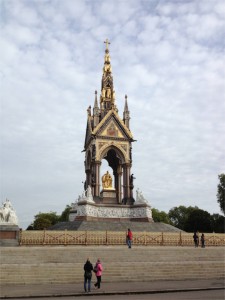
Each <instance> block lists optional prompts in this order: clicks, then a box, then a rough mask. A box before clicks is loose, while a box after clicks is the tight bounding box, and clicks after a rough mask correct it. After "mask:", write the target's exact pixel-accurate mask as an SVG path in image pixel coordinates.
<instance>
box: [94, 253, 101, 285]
mask: <svg viewBox="0 0 225 300" xmlns="http://www.w3.org/2000/svg"><path fill="white" fill-rule="evenodd" d="M102 271H103V267H102V264H101V261H100V259H99V258H98V260H97V262H96V264H95V267H94V273H95V275H96V279H97V282H96V283H95V288H96V289H100V286H101V281H102Z"/></svg>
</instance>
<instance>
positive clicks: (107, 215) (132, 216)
mask: <svg viewBox="0 0 225 300" xmlns="http://www.w3.org/2000/svg"><path fill="white" fill-rule="evenodd" d="M75 220H87V221H94V220H95V221H100V220H102V221H109V222H111V221H116V220H118V221H134V222H154V221H153V219H152V211H151V207H150V206H149V205H148V204H137V205H118V204H117V205H116V204H96V203H90V202H87V201H82V202H80V203H78V204H77V205H76V207H74V208H73V209H72V210H71V211H70V215H69V221H75Z"/></svg>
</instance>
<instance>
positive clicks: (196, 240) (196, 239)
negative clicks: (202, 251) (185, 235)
mask: <svg viewBox="0 0 225 300" xmlns="http://www.w3.org/2000/svg"><path fill="white" fill-rule="evenodd" d="M193 239H194V243H195V248H197V247H198V243H199V240H198V234H197V233H196V232H194V235H193Z"/></svg>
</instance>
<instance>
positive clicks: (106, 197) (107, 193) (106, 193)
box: [100, 189, 117, 204]
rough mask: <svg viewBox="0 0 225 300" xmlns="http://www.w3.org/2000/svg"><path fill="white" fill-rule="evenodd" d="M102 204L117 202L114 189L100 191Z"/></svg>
mask: <svg viewBox="0 0 225 300" xmlns="http://www.w3.org/2000/svg"><path fill="white" fill-rule="evenodd" d="M100 197H101V198H102V203H103V204H117V200H116V191H115V189H104V190H102V191H101V193H100Z"/></svg>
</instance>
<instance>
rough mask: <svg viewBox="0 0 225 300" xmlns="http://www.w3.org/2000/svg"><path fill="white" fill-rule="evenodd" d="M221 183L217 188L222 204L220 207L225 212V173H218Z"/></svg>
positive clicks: (219, 201)
mask: <svg viewBox="0 0 225 300" xmlns="http://www.w3.org/2000/svg"><path fill="white" fill-rule="evenodd" d="M218 177H219V181H220V183H219V184H218V186H217V188H218V190H217V202H218V203H219V205H220V209H221V211H222V212H223V214H225V174H220V175H218Z"/></svg>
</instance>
